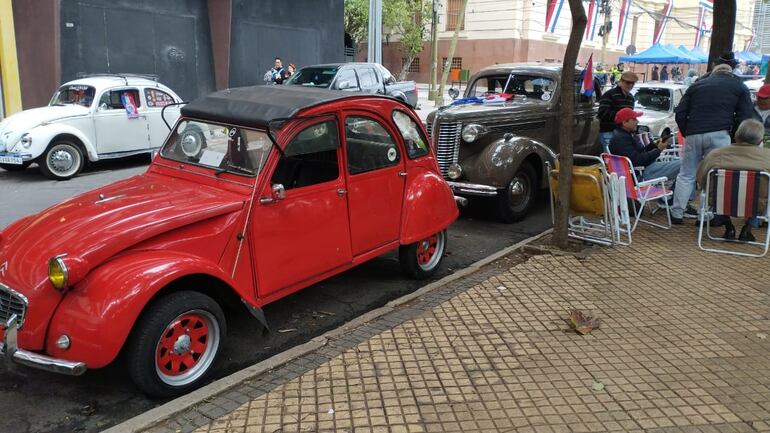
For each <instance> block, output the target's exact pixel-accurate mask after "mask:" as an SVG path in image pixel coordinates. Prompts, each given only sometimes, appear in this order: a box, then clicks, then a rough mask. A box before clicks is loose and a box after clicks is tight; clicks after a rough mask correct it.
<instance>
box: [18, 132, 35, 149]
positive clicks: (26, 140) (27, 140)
mask: <svg viewBox="0 0 770 433" xmlns="http://www.w3.org/2000/svg"><path fill="white" fill-rule="evenodd" d="M19 143H21V145H22V146H24V148H25V149H29V147H30V146H32V137H30V135H29V132H25V133H24V134H23V135H22V136H21V138H20V139H19Z"/></svg>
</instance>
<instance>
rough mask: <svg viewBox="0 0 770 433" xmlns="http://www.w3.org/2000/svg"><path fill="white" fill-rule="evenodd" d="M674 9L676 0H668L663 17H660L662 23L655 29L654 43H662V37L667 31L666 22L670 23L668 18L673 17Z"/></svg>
mask: <svg viewBox="0 0 770 433" xmlns="http://www.w3.org/2000/svg"><path fill="white" fill-rule="evenodd" d="M672 9H674V0H666V8H665V10H664V12H663V17H662V18H661V19H660V23H659V24H658V26H657V28H656V29H655V36H654V37H653V39H652V43H653V45H654V44H657V43H660V38H661V37H662V36H663V33H664V32H665V31H666V24H668V19H669V18H670V17H671V10H672Z"/></svg>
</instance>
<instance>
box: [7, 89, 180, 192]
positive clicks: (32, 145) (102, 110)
mask: <svg viewBox="0 0 770 433" xmlns="http://www.w3.org/2000/svg"><path fill="white" fill-rule="evenodd" d="M181 101H182V100H181V98H179V96H178V95H177V94H176V93H174V92H173V91H172V90H171V89H169V88H168V87H166V86H164V85H162V84H160V83H158V82H157V81H155V80H153V79H149V78H146V77H140V76H132V75H95V76H90V77H86V78H82V79H78V80H74V81H70V82H68V83H65V84H63V85H62V86H61V87H59V89H58V90H57V91H56V92H55V93H54V95H53V97H52V98H51V102H50V103H49V104H48V106H47V107H40V108H33V109H30V110H24V111H22V112H20V113H16V114H14V115H12V116H9V117H8V118H6V119H5V120H3V121H2V122H1V123H0V167H2V168H4V169H5V170H9V171H16V170H24V169H25V168H27V166H29V164H31V163H33V162H36V163H37V164H38V166H39V167H40V171H41V172H42V173H43V174H44V175H45V176H47V177H49V178H51V179H56V180H65V179H69V178H71V177H73V176H75V175H77V174H78V173H79V172H80V170H82V169H83V167H84V166H85V164H86V162H87V161H98V160H101V159H110V158H120V157H124V156H130V155H136V154H141V153H147V154H152V152H154V151H155V150H156V149H158V148H159V147H160V146H161V145H162V144H163V140H164V139H165V138H166V136H167V135H168V132H169V129H168V127H167V126H166V124H165V122H164V121H163V119H162V117H161V110H162V109H163V107H165V106H166V105H169V104H174V103H178V102H181ZM164 116H165V117H166V120H167V121H168V122H169V124H172V125H173V123H174V122H176V119H177V118H178V117H179V106H178V105H176V106H172V107H169V108H168V109H167V110H166V112H165V113H164Z"/></svg>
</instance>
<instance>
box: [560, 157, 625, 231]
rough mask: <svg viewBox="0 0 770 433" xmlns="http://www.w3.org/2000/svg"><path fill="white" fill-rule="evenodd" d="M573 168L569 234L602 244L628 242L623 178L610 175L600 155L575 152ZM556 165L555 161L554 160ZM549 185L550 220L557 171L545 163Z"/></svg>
mask: <svg viewBox="0 0 770 433" xmlns="http://www.w3.org/2000/svg"><path fill="white" fill-rule="evenodd" d="M573 156H574V160H575V162H579V163H580V162H583V163H588V164H591V165H587V166H585V165H583V166H580V165H575V166H573V168H572V188H571V197H570V207H569V217H568V229H567V231H568V235H569V237H571V238H574V239H580V240H584V241H588V242H593V243H597V244H601V245H616V244H618V245H629V244H630V243H631V223H630V218H629V215H628V206H627V201H626V192H625V188H624V187H623V183H624V180H622V179H618V177H617V176H616V175H614V174H609V173H608V172H607V169H606V167H605V166H604V162H603V161H602V159H601V158H598V157H596V156H591V155H580V154H575V155H573ZM557 164H558V160H557ZM548 168H549V170H548V173H549V185H550V187H551V194H550V198H551V219H552V220H553V218H555V214H556V212H555V210H554V206H555V199H556V195H557V194H558V190H559V182H558V177H559V172H558V170H556V169H553V170H551V169H550V164H548Z"/></svg>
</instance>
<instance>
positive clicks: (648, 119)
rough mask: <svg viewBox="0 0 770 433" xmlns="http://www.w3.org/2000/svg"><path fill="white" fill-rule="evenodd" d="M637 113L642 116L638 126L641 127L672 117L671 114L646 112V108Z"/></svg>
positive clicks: (653, 111) (654, 111)
mask: <svg viewBox="0 0 770 433" xmlns="http://www.w3.org/2000/svg"><path fill="white" fill-rule="evenodd" d="M638 111H639V112H641V113H642V114H643V115H642V117H640V118H639V124H641V125H648V124H651V123H656V122H660V121H663V120H666V119H668V118H671V117H673V113H669V112H666V111H656V110H648V109H647V108H642V109H638Z"/></svg>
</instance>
